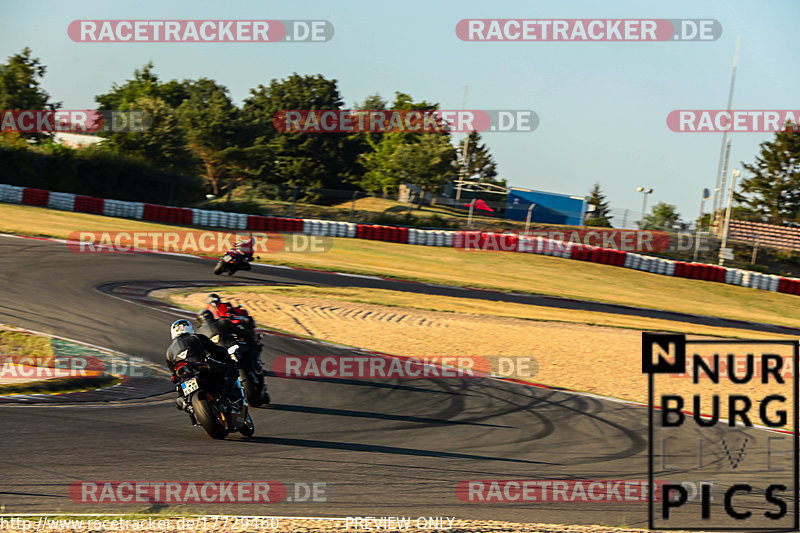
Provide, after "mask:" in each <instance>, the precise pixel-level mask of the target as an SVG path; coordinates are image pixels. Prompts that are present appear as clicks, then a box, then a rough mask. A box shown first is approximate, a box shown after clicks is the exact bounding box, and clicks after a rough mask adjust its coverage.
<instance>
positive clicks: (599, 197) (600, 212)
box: [584, 182, 611, 228]
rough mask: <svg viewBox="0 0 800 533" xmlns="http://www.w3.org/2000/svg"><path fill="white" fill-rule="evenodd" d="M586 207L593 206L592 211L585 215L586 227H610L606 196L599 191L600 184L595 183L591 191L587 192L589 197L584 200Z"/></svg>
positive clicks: (609, 211)
mask: <svg viewBox="0 0 800 533" xmlns="http://www.w3.org/2000/svg"><path fill="white" fill-rule="evenodd" d="M586 203H587V204H588V205H593V206H594V210H593V211H589V212H588V213H586V220H585V222H584V224H586V225H587V226H598V227H604V228H610V227H611V221H610V220H609V219H608V216H609V214H610V213H611V210H610V209H609V208H608V202H607V201H606V195H605V194H603V193H602V192H601V191H600V183H599V182H595V184H594V186H593V187H592V189H591V190H590V191H589V196H588V197H587V198H586Z"/></svg>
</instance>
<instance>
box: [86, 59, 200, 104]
mask: <svg viewBox="0 0 800 533" xmlns="http://www.w3.org/2000/svg"><path fill="white" fill-rule="evenodd" d="M190 83H191V82H189V81H188V80H184V81H178V80H171V81H168V82H166V83H162V82H161V81H160V80H159V79H158V76H157V75H156V73H155V72H153V63H152V62H147V63H146V64H145V65H144V66H143V67H142V68H140V69H136V70H134V71H133V78H132V79H130V80H125V83H123V84H122V85H118V84H116V83H114V84H112V85H111V90H110V91H109V92H107V93H105V94H99V95H97V96H95V97H94V99H95V101H96V102H97V106H98V109H109V110H116V109H121V110H128V109H130V108H131V107H130V105H131V104H132V103H133V102H135V101H137V100H138V99H139V98H141V97H143V96H147V97H150V98H160V99H161V100H163V101H164V103H165V104H166V105H167V106H168V107H170V108H172V109H175V108H177V107H178V106H179V105H180V104H181V102H183V100H185V99H186V98H188V96H189V95H188V86H189V84H190Z"/></svg>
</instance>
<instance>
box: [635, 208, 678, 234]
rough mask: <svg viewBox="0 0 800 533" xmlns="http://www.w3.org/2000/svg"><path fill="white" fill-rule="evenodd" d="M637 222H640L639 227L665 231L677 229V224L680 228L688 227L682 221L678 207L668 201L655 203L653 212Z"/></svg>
mask: <svg viewBox="0 0 800 533" xmlns="http://www.w3.org/2000/svg"><path fill="white" fill-rule="evenodd" d="M637 224H639V229H650V230H663V231H669V230H673V229H676V226H678V227H680V229H685V227H686V224H684V223H682V222H681V216H680V214H679V213H678V208H677V207H675V206H674V205H672V204H668V203H666V202H658V203H657V204H656V205H654V206H653V208H652V210H651V213H650V214H649V215H647V216H645V217H644V220H641V221H639V222H638V223H637Z"/></svg>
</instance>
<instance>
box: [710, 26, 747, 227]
mask: <svg viewBox="0 0 800 533" xmlns="http://www.w3.org/2000/svg"><path fill="white" fill-rule="evenodd" d="M741 42H742V34H741V33H740V34H739V35H737V36H736V51H735V52H734V53H733V70H732V71H731V86H730V89H729V90H728V106H727V107H726V108H725V109H727V110H728V111H730V110H731V104H732V101H733V85H734V83H735V82H736V65H737V63H738V62H739V45H740V44H741ZM728 134H729V132H728V131H726V132H724V133H723V134H722V144H721V145H720V147H719V163H718V164H717V177H716V180H715V182H714V183H716V185H715V186H714V206H713V208H712V211H711V212H712V213H713V215H712V221H711V224H712V225H713V224H715V223H716V222H717V209H720V210H721V209H722V189H721V187H720V180H721V179H722V161H723V158H724V157H725V146H726V145H727V144H728V142H729V141H728Z"/></svg>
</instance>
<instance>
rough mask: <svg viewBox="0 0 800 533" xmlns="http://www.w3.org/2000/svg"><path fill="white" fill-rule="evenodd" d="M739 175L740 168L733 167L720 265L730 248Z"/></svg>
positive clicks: (720, 248)
mask: <svg viewBox="0 0 800 533" xmlns="http://www.w3.org/2000/svg"><path fill="white" fill-rule="evenodd" d="M738 177H739V170H737V169H735V168H734V169H733V171H732V172H731V189H730V193H729V194H728V209H727V210H726V211H725V228H724V230H723V233H722V244H720V247H719V263H718V264H719V266H723V265H724V264H725V251H726V250H727V249H728V248H727V246H728V229H729V228H730V225H731V205H732V204H733V190H734V189H735V188H736V178H738Z"/></svg>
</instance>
